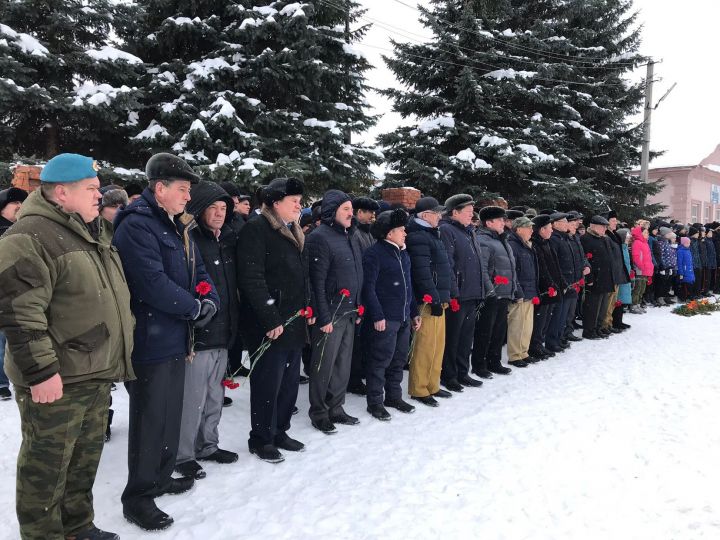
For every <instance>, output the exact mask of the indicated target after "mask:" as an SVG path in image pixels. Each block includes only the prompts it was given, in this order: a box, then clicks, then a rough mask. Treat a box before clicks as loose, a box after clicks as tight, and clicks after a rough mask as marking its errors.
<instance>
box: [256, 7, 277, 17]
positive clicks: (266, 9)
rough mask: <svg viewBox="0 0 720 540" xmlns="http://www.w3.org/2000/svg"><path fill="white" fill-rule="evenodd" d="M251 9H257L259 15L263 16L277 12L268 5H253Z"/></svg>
mask: <svg viewBox="0 0 720 540" xmlns="http://www.w3.org/2000/svg"><path fill="white" fill-rule="evenodd" d="M253 11H257V12H258V13H259V14H260V15H263V16H265V17H270V16H272V15H275V14H276V13H277V12H278V11H277V9H275V8H273V7H270V6H255V7H254V8H253Z"/></svg>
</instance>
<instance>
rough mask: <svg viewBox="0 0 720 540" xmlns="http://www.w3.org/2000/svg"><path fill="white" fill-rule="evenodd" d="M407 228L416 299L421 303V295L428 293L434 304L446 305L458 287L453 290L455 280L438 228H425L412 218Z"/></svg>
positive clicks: (455, 293) (406, 241) (406, 242)
mask: <svg viewBox="0 0 720 540" xmlns="http://www.w3.org/2000/svg"><path fill="white" fill-rule="evenodd" d="M406 231H407V238H406V239H405V245H406V246H407V252H408V255H410V262H411V269H412V281H413V291H414V293H415V300H416V301H418V302H422V297H423V296H425V295H426V294H429V295H430V296H432V299H433V303H434V304H447V303H448V302H449V301H450V297H451V295H452V297H453V298H456V297H457V294H458V293H457V289H455V290H452V287H453V285H455V281H454V279H453V277H452V273H451V272H452V271H451V270H450V262H449V261H448V256H447V251H446V250H445V244H443V241H442V239H441V238H440V229H438V228H437V227H425V226H423V225H422V224H421V223H419V222H418V221H417V220H416V219H415V218H413V219H411V220H410V222H409V223H408V225H407V227H406Z"/></svg>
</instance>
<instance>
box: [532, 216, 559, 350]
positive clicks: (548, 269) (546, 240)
mask: <svg viewBox="0 0 720 540" xmlns="http://www.w3.org/2000/svg"><path fill="white" fill-rule="evenodd" d="M533 229H534V232H533V236H532V244H533V250H535V254H536V255H537V260H538V290H539V293H538V297H539V299H540V303H539V304H538V305H536V306H535V310H534V311H535V313H534V319H533V333H532V337H531V339H530V356H532V357H534V358H540V359H541V360H547V359H548V358H550V357H551V356H555V353H554V352H553V351H550V350H548V349H546V348H545V338H546V336H547V330H548V326H549V324H550V319H551V317H552V314H553V310H554V309H555V307H556V306H557V304H558V294H559V292H560V291H562V290H564V289H565V287H566V286H567V284H566V283H565V280H564V279H563V277H562V272H561V271H560V264H559V263H558V260H557V255H555V252H554V251H553V250H552V248H551V247H550V237H551V236H552V218H551V217H550V215H548V214H539V215H538V216H537V217H535V218H533Z"/></svg>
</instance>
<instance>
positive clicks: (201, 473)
mask: <svg viewBox="0 0 720 540" xmlns="http://www.w3.org/2000/svg"><path fill="white" fill-rule="evenodd" d="M175 472H176V473H178V474H180V475H182V476H187V477H189V478H194V479H195V480H202V479H203V478H205V477H206V476H207V474H206V473H205V469H203V468H202V467H201V466H200V464H199V463H198V462H197V461H195V460H194V459H193V460H190V461H186V462H185V463H180V464H179V465H175Z"/></svg>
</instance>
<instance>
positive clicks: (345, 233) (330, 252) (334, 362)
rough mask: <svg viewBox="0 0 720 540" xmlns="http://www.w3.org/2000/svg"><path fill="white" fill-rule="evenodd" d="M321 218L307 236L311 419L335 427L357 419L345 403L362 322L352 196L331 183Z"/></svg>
mask: <svg viewBox="0 0 720 540" xmlns="http://www.w3.org/2000/svg"><path fill="white" fill-rule="evenodd" d="M321 215H322V223H321V224H320V226H319V227H318V228H317V229H315V230H314V231H313V233H312V234H311V235H309V236H308V241H307V250H308V261H309V274H310V291H311V295H312V296H311V299H312V300H311V306H312V308H313V310H314V312H315V315H316V317H317V325H316V327H315V328H314V330H313V335H312V346H313V352H312V362H311V366H310V373H309V374H308V375H310V412H309V414H310V419H311V421H312V425H313V427H315V428H316V429H318V430H320V431H322V432H323V433H326V434H331V433H335V432H336V431H337V429H336V428H335V424H343V425H355V424H358V423H359V422H360V421H359V420H358V419H357V418H355V417H353V416H350V415H349V414H347V413H346V412H345V410H344V409H343V404H344V403H345V393H346V391H347V384H348V379H349V377H350V363H351V358H352V347H353V342H354V339H355V324H358V323H359V322H360V319H359V318H358V308H359V306H360V305H361V289H362V283H363V268H362V248H361V247H360V243H359V242H358V239H357V238H356V237H355V234H354V233H355V230H354V228H353V227H352V217H353V213H352V203H351V202H350V197H348V195H346V194H345V193H343V192H342V191H338V190H335V189H331V190H329V191H327V192H326V193H325V195H324V196H323V202H322V206H321Z"/></svg>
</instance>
